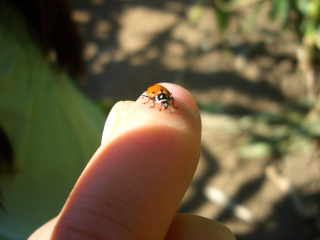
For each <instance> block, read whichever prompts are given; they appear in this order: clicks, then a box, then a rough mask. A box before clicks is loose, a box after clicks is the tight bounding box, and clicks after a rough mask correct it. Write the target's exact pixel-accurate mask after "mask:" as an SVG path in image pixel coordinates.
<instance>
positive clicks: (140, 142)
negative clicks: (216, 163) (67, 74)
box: [29, 84, 235, 240]
mask: <svg viewBox="0 0 320 240" xmlns="http://www.w3.org/2000/svg"><path fill="white" fill-rule="evenodd" d="M162 85H163V86H165V87H166V88H168V89H169V91H170V92H172V93H173V96H174V97H175V105H177V106H178V107H179V109H175V112H173V113H172V112H171V113H168V112H167V111H165V110H162V111H158V108H157V105H156V108H149V107H148V104H145V105H144V104H142V103H143V102H145V100H143V99H139V100H137V101H136V102H119V103H117V104H116V105H115V106H114V107H113V109H112V111H111V112H110V114H109V117H108V119H107V122H106V126H105V130H104V134H103V142H102V145H101V147H100V148H99V149H98V150H97V152H96V153H95V154H94V156H93V157H92V159H91V160H90V162H89V163H88V165H87V166H86V168H85V169H84V171H83V173H82V174H81V176H80V177H79V179H78V181H77V183H76V185H75V187H74V189H73V190H72V192H71V194H70V196H69V198H68V200H67V202H66V203H65V206H64V207H63V209H62V211H61V212H60V214H59V216H58V217H56V218H54V219H53V220H51V221H50V222H48V223H47V224H45V225H43V226H42V227H41V228H39V229H38V230H37V231H36V232H35V233H33V235H32V236H31V237H30V238H29V240H40V239H41V240H46V239H54V240H55V239H59V240H63V239H71V240H73V239H74V240H82V239H86V240H87V239H116V240H122V239H126V240H130V239H139V240H140V239H141V240H143V239H152V240H158V239H159V240H160V239H161V240H163V239H166V240H169V239H172V240H173V239H174V240H180V239H183V240H189V239H190V240H191V239H192V240H194V239H201V240H209V239H215V240H231V239H235V238H234V236H233V234H232V233H231V231H230V230H229V229H228V228H226V227H225V226H224V225H222V224H220V223H218V222H215V221H212V220H209V219H206V218H202V217H198V216H193V215H189V214H177V215H176V211H177V209H178V207H179V204H180V202H181V200H182V198H183V196H184V194H185V192H186V190H187V188H188V185H189V184H190V182H191V180H192V177H193V174H194V171H195V169H196V167H197V163H198V159H199V155H200V139H201V120H200V115H199V110H198V107H197V105H196V103H195V101H194V99H193V97H192V96H191V94H190V93H189V92H187V91H186V90H185V89H183V88H181V87H179V86H177V85H174V84H162Z"/></svg>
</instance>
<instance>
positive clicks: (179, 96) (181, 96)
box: [160, 83, 199, 115]
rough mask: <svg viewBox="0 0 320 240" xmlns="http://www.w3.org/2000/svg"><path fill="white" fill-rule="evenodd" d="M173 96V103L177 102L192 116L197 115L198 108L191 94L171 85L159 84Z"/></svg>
mask: <svg viewBox="0 0 320 240" xmlns="http://www.w3.org/2000/svg"><path fill="white" fill-rule="evenodd" d="M160 85H162V86H164V87H165V88H167V89H168V90H169V91H170V92H171V93H172V95H173V97H174V99H175V101H179V103H180V104H182V105H183V107H185V108H188V109H189V110H190V111H191V112H192V113H193V114H194V115H199V108H198V105H197V102H196V100H195V99H194V97H193V96H192V94H191V93H190V92H189V91H188V90H187V89H185V88H183V87H181V86H179V85H176V84H173V83H160Z"/></svg>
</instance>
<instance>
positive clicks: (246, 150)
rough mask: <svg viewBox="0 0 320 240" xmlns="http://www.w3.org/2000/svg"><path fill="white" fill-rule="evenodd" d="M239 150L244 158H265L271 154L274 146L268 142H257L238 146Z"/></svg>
mask: <svg viewBox="0 0 320 240" xmlns="http://www.w3.org/2000/svg"><path fill="white" fill-rule="evenodd" d="M238 151H239V154H240V156H241V157H242V158H247V159H256V158H264V157H269V156H271V154H272V146H271V145H270V144H269V143H267V142H255V143H251V144H248V145H246V146H243V147H240V148H238Z"/></svg>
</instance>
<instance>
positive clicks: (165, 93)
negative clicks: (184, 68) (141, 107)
mask: <svg viewBox="0 0 320 240" xmlns="http://www.w3.org/2000/svg"><path fill="white" fill-rule="evenodd" d="M142 97H146V98H148V102H149V101H150V100H152V101H153V106H152V108H154V107H155V103H154V102H155V101H156V102H157V103H160V105H161V107H162V108H163V109H167V110H168V112H170V110H169V109H168V108H169V106H170V102H172V107H174V108H177V107H175V106H174V98H173V96H172V94H171V92H169V90H168V89H166V88H165V87H163V86H161V85H159V84H156V85H153V86H151V87H149V88H148V89H147V91H146V95H142ZM148 102H145V103H143V104H146V103H148ZM159 111H161V108H159Z"/></svg>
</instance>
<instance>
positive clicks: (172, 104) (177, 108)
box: [171, 97, 179, 109]
mask: <svg viewBox="0 0 320 240" xmlns="http://www.w3.org/2000/svg"><path fill="white" fill-rule="evenodd" d="M171 100H172V107H174V108H177V109H179V108H178V107H175V106H174V98H173V97H171Z"/></svg>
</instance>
